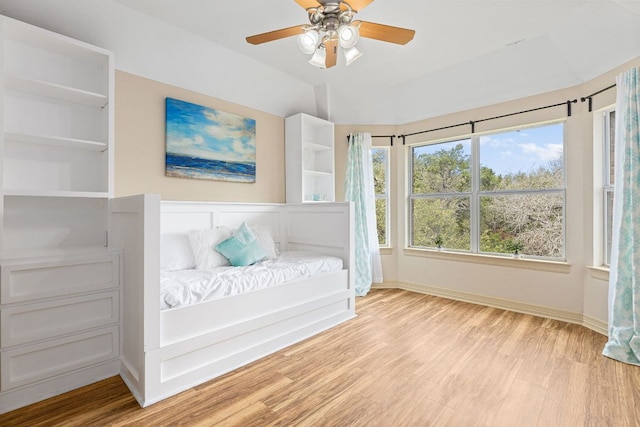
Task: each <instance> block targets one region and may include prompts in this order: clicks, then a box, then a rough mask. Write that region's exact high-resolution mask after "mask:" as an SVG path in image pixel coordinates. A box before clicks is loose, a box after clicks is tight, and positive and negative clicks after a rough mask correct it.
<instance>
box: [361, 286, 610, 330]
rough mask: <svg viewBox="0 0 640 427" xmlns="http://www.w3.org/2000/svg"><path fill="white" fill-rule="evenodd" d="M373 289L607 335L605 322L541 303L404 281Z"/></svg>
mask: <svg viewBox="0 0 640 427" xmlns="http://www.w3.org/2000/svg"><path fill="white" fill-rule="evenodd" d="M372 287H373V288H374V289H402V290H405V291H411V292H417V293H421V294H427V295H433V296H437V297H441V298H447V299H452V300H456V301H463V302H468V303H471V304H478V305H484V306H487V307H494V308H500V309H503V310H509V311H513V312H516V313H523V314H529V315H531V316H537V317H544V318H546V319H554V320H560V321H563V322H568V323H573V324H576V325H581V326H584V327H586V328H589V329H591V330H592V331H594V332H597V333H599V334H601V335H605V336H606V335H607V330H608V327H607V322H604V321H602V320H599V319H596V318H593V317H590V316H586V315H584V314H582V313H574V312H571V311H566V310H559V309H557V308H552V307H545V306H541V305H534V304H527V303H523V302H519V301H513V300H508V299H503V298H496V297H488V296H485V295H478V294H472V293H469V292H462V291H456V290H452V289H445V288H438V287H435V286H428V285H423V284H419V283H406V282H385V283H381V284H374V285H373V286H372Z"/></svg>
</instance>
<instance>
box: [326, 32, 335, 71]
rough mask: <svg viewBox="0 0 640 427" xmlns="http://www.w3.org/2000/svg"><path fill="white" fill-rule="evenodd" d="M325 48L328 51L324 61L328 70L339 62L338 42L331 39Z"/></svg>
mask: <svg viewBox="0 0 640 427" xmlns="http://www.w3.org/2000/svg"><path fill="white" fill-rule="evenodd" d="M324 48H325V49H326V51H327V56H326V57H325V60H324V65H325V67H326V68H331V67H333V66H334V65H336V63H337V62H338V40H337V39H329V40H327V41H325V42H324Z"/></svg>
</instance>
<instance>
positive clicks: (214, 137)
mask: <svg viewBox="0 0 640 427" xmlns="http://www.w3.org/2000/svg"><path fill="white" fill-rule="evenodd" d="M166 107H167V112H166V114H167V116H166V120H167V129H166V132H167V140H166V143H167V147H166V149H167V153H171V154H180V155H184V156H190V157H197V158H201V159H209V160H224V161H227V162H242V163H255V161H256V121H255V120H253V119H250V118H246V117H241V116H238V115H236V114H231V113H226V112H224V111H218V110H215V109H213V108H208V107H204V106H202V105H196V104H191V103H189V102H184V101H179V100H177V99H172V98H167V103H166Z"/></svg>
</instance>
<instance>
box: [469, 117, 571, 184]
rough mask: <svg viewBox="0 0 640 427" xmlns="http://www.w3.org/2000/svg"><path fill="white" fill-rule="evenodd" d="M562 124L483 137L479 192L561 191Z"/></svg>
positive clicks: (481, 138)
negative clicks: (555, 189)
mask: <svg viewBox="0 0 640 427" xmlns="http://www.w3.org/2000/svg"><path fill="white" fill-rule="evenodd" d="M563 146H564V136H563V125H562V124H561V123H558V124H554V125H548V126H540V127H534V128H526V129H520V130H514V131H509V132H501V133H495V134H491V135H484V136H481V137H480V190H481V191H495V190H516V189H550V188H562V187H563V184H564V177H563V160H562V153H563Z"/></svg>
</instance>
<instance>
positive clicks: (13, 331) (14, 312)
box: [1, 291, 119, 348]
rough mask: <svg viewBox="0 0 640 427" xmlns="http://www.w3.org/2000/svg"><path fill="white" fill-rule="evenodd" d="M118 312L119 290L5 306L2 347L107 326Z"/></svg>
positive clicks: (112, 321)
mask: <svg viewBox="0 0 640 427" xmlns="http://www.w3.org/2000/svg"><path fill="white" fill-rule="evenodd" d="M118 313H119V308H118V292H117V291H111V292H105V293H101V294H95V295H86V296H81V297H74V298H66V299H64V300H56V301H50V302H45V303H36V304H24V305H19V306H14V307H10V308H5V309H3V310H2V313H1V314H2V323H1V324H2V340H1V343H2V347H5V348H6V347H9V346H12V345H17V344H24V343H28V342H32V341H35V340H39V339H45V338H54V337H56V336H59V335H64V334H69V333H75V332H81V331H83V330H85V329H89V328H95V327H99V326H106V325H108V324H111V323H115V322H117V321H118V317H119V316H118Z"/></svg>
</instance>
